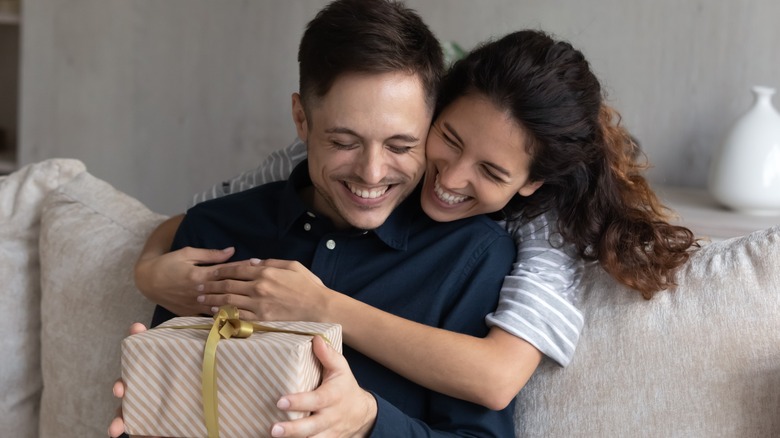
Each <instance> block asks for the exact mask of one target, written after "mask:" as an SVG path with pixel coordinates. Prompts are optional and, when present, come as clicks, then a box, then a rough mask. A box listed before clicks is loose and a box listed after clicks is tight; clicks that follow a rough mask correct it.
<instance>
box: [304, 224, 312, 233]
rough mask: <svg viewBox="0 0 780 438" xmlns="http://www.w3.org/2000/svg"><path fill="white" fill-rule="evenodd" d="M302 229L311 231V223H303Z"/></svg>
mask: <svg viewBox="0 0 780 438" xmlns="http://www.w3.org/2000/svg"><path fill="white" fill-rule="evenodd" d="M303 229H304V230H306V231H311V224H310V223H308V222H307V223H305V224H303Z"/></svg>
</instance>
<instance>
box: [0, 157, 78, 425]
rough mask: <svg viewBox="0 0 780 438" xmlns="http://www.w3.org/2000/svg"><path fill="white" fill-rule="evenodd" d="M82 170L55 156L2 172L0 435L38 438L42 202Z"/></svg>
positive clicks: (0, 232) (0, 213)
mask: <svg viewBox="0 0 780 438" xmlns="http://www.w3.org/2000/svg"><path fill="white" fill-rule="evenodd" d="M81 172H84V164H83V163H81V162H80V161H77V160H66V159H53V160H47V161H42V162H39V163H35V164H31V165H28V166H25V167H23V168H22V169H19V170H18V171H16V172H14V173H12V174H11V175H8V176H4V177H0V225H2V226H0V306H2V308H3V309H6V310H5V314H4V315H3V317H2V318H0V333H3V335H2V336H0V352H2V354H3V356H4V357H5V358H6V360H3V363H2V365H0V388H2V389H0V436H3V437H6V436H8V437H10V436H14V437H37V436H38V422H37V419H38V403H39V400H40V394H41V372H40V369H41V362H40V324H41V319H40V300H41V292H40V282H39V281H38V274H39V264H38V231H39V228H40V218H41V203H42V202H43V199H44V197H46V195H47V194H48V193H49V192H50V191H51V190H53V189H55V188H56V187H58V186H60V185H61V184H63V183H65V182H67V181H69V180H70V179H72V178H73V177H74V176H75V175H77V174H79V173H81Z"/></svg>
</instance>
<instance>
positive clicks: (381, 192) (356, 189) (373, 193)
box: [347, 184, 389, 199]
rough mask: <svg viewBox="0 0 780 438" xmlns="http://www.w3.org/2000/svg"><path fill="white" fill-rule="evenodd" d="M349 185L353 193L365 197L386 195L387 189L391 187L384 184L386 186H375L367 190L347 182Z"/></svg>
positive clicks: (372, 197) (371, 197)
mask: <svg viewBox="0 0 780 438" xmlns="http://www.w3.org/2000/svg"><path fill="white" fill-rule="evenodd" d="M347 187H348V188H349V190H350V191H351V192H352V193H353V194H355V195H356V196H360V197H361V198H363V199H374V198H378V197H380V196H382V195H384V194H385V192H386V191H387V189H388V188H389V186H384V187H377V188H373V189H371V190H365V189H361V188H359V187H355V186H353V185H350V184H347Z"/></svg>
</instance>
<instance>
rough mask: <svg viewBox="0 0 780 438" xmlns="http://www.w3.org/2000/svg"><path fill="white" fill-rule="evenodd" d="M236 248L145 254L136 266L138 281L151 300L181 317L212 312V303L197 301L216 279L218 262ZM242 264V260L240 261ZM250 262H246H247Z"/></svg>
mask: <svg viewBox="0 0 780 438" xmlns="http://www.w3.org/2000/svg"><path fill="white" fill-rule="evenodd" d="M233 252H234V249H233V248H225V249H222V250H211V249H200V248H190V247H187V248H182V249H179V250H177V251H173V252H169V253H163V254H154V255H149V254H144V255H142V256H141V258H139V259H138V262H137V263H136V265H135V284H136V287H138V289H139V290H140V291H141V293H142V294H143V295H144V296H145V297H146V298H148V299H149V300H150V301H152V302H154V303H157V304H159V305H161V306H163V307H165V308H166V309H168V310H170V311H171V312H173V313H175V314H176V315H179V316H193V315H199V314H203V313H210V309H209V307H208V306H204V305H202V304H200V303H198V301H197V300H196V298H197V296H198V295H199V294H201V293H202V292H200V291H199V289H200V288H202V287H203V284H204V283H206V281H208V280H213V279H214V278H213V277H212V273H213V272H214V269H215V266H202V265H212V264H214V263H221V262H224V261H226V260H228V259H229V258H230V257H231V256H232V255H233ZM236 263H239V264H240V263H241V262H236ZM244 263H245V264H246V262H244Z"/></svg>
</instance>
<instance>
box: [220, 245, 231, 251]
mask: <svg viewBox="0 0 780 438" xmlns="http://www.w3.org/2000/svg"><path fill="white" fill-rule="evenodd" d="M230 251H233V247H232V246H228V247H227V248H225V249H223V250H222V252H230Z"/></svg>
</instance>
